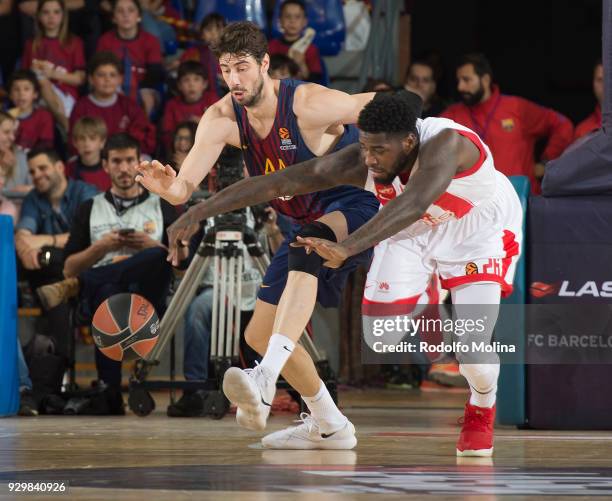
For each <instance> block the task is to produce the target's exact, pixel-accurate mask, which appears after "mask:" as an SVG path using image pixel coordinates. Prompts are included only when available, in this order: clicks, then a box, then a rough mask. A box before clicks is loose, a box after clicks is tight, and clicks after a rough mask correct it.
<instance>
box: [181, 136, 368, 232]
mask: <svg viewBox="0 0 612 501" xmlns="http://www.w3.org/2000/svg"><path fill="white" fill-rule="evenodd" d="M366 177H367V170H366V168H365V166H363V164H362V162H361V161H360V152H359V145H358V144H352V145H349V146H347V147H346V148H343V149H342V150H340V151H337V152H335V153H331V154H329V155H325V156H323V157H317V158H313V159H311V160H307V161H306V162H302V163H299V164H294V165H290V166H289V167H287V168H286V169H283V170H280V171H277V172H275V173H273V174H269V175H265V176H253V177H249V178H246V179H242V180H241V181H239V182H237V183H234V184H232V185H231V186H228V187H227V188H225V189H224V190H221V191H220V192H219V193H217V194H215V195H214V196H212V197H211V198H209V199H208V200H205V201H204V202H201V203H199V204H197V205H195V206H193V207H192V208H191V209H189V211H188V212H187V213H186V214H189V217H190V219H191V222H192V223H194V222H197V221H202V220H204V219H207V218H209V217H213V216H216V215H217V214H222V213H224V212H230V211H232V210H235V209H240V208H242V207H247V206H251V205H255V204H259V203H262V202H267V201H269V200H272V199H274V198H278V197H286V196H293V195H303V194H306V193H313V192H315V191H320V190H325V189H329V188H333V187H334V186H340V185H347V184H348V185H353V186H359V187H361V188H363V186H364V185H365V181H366Z"/></svg>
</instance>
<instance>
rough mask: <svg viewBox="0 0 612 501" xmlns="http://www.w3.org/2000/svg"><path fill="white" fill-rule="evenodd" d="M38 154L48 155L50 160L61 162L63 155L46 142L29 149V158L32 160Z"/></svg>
mask: <svg viewBox="0 0 612 501" xmlns="http://www.w3.org/2000/svg"><path fill="white" fill-rule="evenodd" d="M38 155H46V156H47V158H48V159H49V160H51V162H53V163H57V162H61V161H62V157H61V156H60V154H59V153H58V152H57V151H55V149H54V148H53V147H51V146H49V145H48V144H46V143H43V144H37V145H34V147H33V148H32V149H31V150H30V151H28V154H27V159H28V160H32V159H33V158H34V157H37V156H38Z"/></svg>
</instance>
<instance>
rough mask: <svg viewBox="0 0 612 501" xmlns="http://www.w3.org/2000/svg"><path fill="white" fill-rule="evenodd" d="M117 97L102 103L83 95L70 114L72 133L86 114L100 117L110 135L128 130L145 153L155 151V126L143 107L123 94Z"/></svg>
mask: <svg viewBox="0 0 612 501" xmlns="http://www.w3.org/2000/svg"><path fill="white" fill-rule="evenodd" d="M116 96H117V99H116V100H115V101H114V102H113V103H112V104H110V105H101V104H100V103H98V102H96V101H95V99H94V97H93V96H92V95H91V94H89V95H87V96H83V97H81V98H80V99H79V100H78V101H77V102H76V104H75V105H74V109H73V110H72V113H71V115H70V133H69V136H68V137H72V128H73V127H74V124H75V123H76V122H77V120H78V119H79V118H81V117H84V116H89V117H100V118H101V119H102V120H104V123H106V129H107V135H108V137H110V136H112V135H113V134H116V133H118V132H127V133H128V134H130V135H131V136H133V137H134V139H136V140H137V141H138V142H140V148H141V150H142V152H143V153H148V154H152V153H153V152H154V151H155V146H156V144H155V143H156V139H155V136H156V134H155V126H154V125H153V124H152V123H151V122H149V120H148V119H147V117H146V116H145V113H144V111H142V108H141V107H140V106H138V104H136V101H134V100H133V99H130V98H128V97H126V96H124V95H123V94H116Z"/></svg>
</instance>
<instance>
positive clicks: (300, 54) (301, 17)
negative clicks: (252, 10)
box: [268, 0, 323, 83]
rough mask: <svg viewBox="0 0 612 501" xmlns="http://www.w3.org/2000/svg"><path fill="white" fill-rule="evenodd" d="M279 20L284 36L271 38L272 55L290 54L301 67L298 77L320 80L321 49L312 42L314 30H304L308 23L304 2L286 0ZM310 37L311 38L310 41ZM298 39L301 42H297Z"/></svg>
mask: <svg viewBox="0 0 612 501" xmlns="http://www.w3.org/2000/svg"><path fill="white" fill-rule="evenodd" d="M279 21H280V27H281V31H282V32H283V36H282V38H275V39H273V40H270V43H269V44H268V53H269V54H270V56H272V55H274V54H285V55H287V56H289V57H290V58H291V59H293V60H294V61H295V62H296V63H297V65H298V67H299V68H300V72H299V74H298V78H300V79H302V80H308V81H310V82H317V83H318V82H320V81H321V78H322V76H323V67H322V64H321V56H320V54H319V49H318V48H317V47H316V45H314V44H313V43H312V31H310V32H309V30H306V32H304V29H305V28H306V26H307V24H308V18H307V17H306V7H305V5H304V2H302V1H301V0H286V1H285V2H284V3H283V5H282V6H281V8H280V18H279ZM303 32H304V33H303ZM302 38H303V39H304V40H302ZM308 39H310V43H309V42H308ZM298 41H299V43H296V42H298ZM304 47H306V48H304Z"/></svg>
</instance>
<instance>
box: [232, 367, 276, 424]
mask: <svg viewBox="0 0 612 501" xmlns="http://www.w3.org/2000/svg"><path fill="white" fill-rule="evenodd" d="M223 393H225V396H226V397H227V399H228V400H229V401H230V402H232V403H233V404H235V405H236V407H238V410H237V411H236V422H237V423H238V424H239V425H240V426H242V427H243V428H248V429H249V430H253V431H262V430H264V429H265V428H266V422H267V420H268V416H269V414H270V409H271V407H272V400H273V399H274V395H275V394H276V381H274V379H273V378H272V376H271V375H270V374H269V372H268V370H267V369H266V368H265V367H262V366H260V365H258V366H257V367H255V368H253V369H244V370H243V369H239V368H238V367H230V368H229V369H228V370H227V371H226V372H225V374H224V376H223Z"/></svg>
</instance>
